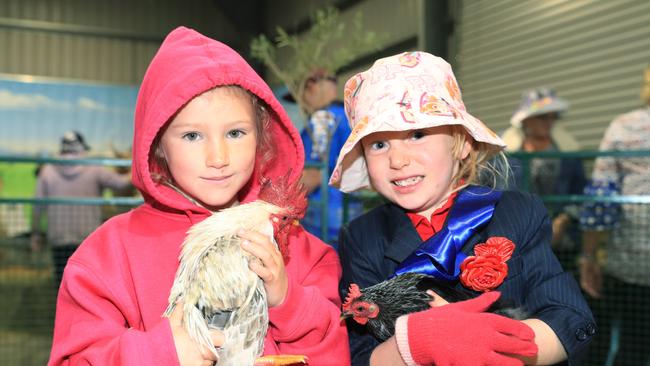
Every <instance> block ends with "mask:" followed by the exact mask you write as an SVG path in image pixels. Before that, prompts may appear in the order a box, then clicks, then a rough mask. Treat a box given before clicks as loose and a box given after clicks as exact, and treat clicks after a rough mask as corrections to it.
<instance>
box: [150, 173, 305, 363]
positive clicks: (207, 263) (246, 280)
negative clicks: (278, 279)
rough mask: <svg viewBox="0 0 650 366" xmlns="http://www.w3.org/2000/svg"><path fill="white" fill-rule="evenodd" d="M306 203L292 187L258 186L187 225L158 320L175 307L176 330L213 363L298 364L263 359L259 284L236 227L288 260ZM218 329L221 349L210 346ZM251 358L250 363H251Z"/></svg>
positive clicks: (264, 312) (290, 359)
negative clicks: (253, 194) (252, 196)
mask: <svg viewBox="0 0 650 366" xmlns="http://www.w3.org/2000/svg"><path fill="white" fill-rule="evenodd" d="M306 208H307V200H306V197H305V192H304V190H303V189H302V186H299V185H298V183H297V182H296V183H293V184H286V183H284V182H277V183H276V184H271V182H268V181H267V182H265V183H264V184H262V188H261V191H260V194H259V198H258V200H256V201H253V202H250V203H246V204H242V205H238V206H234V207H231V208H227V209H224V210H221V211H219V212H215V213H214V214H213V215H212V216H210V217H208V218H207V219H205V220H203V221H202V222H200V223H198V224H195V225H194V226H192V227H191V228H190V230H189V231H188V234H187V237H186V238H185V240H184V242H183V248H182V251H181V255H180V265H179V267H178V270H177V272H176V277H175V279H174V284H173V285H172V289H171V293H170V295H169V305H168V307H167V309H166V310H165V313H164V314H163V315H164V316H167V317H169V316H170V315H171V313H172V311H173V310H174V308H175V307H176V304H177V303H178V302H179V301H182V304H183V322H184V327H185V329H186V330H187V332H188V334H189V335H190V337H191V338H192V339H194V340H195V341H196V342H197V343H198V344H200V345H201V346H203V347H205V348H206V349H209V350H210V351H212V352H213V353H214V354H216V355H217V356H218V357H219V361H218V364H219V365H220V366H222V365H226V366H228V365H233V366H234V365H236V366H242V365H254V364H257V365H260V364H264V365H289V364H305V363H306V357H305V356H292V355H284V356H266V357H264V358H263V359H260V360H257V359H258V357H259V356H260V355H261V354H262V351H263V349H264V337H265V336H266V332H267V329H268V324H269V318H268V303H267V299H266V291H265V289H264V283H263V282H262V280H261V279H260V278H259V277H258V276H257V274H255V273H254V272H253V271H251V270H250V269H249V267H248V262H249V261H251V260H258V259H257V258H255V257H253V256H251V255H250V254H248V253H247V252H245V251H243V250H242V249H241V247H240V243H241V239H240V238H239V237H238V236H237V232H238V231H239V230H241V229H243V230H247V231H257V232H260V233H262V234H265V235H268V237H269V238H271V239H272V240H273V241H274V242H275V243H276V245H278V248H279V250H280V252H281V253H282V255H283V257H284V259H285V261H286V259H287V258H288V255H289V253H288V252H287V247H288V238H289V235H291V233H292V232H293V230H299V229H300V226H299V224H298V220H299V219H300V218H302V217H303V215H304V213H305V210H306ZM211 328H212V329H215V328H216V329H219V330H221V331H222V332H223V333H224V335H225V343H224V344H223V346H222V347H220V348H219V349H216V348H215V347H214V345H213V344H212V342H211V340H210V336H209V330H210V329H211ZM256 360H257V361H256Z"/></svg>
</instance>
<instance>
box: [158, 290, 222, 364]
mask: <svg viewBox="0 0 650 366" xmlns="http://www.w3.org/2000/svg"><path fill="white" fill-rule="evenodd" d="M169 325H170V326H171V329H172V336H173V337H174V346H176V354H177V355H178V361H179V363H180V365H181V366H190V365H191V366H195V365H206V366H212V365H214V364H215V362H217V361H218V359H217V357H216V356H215V355H214V354H213V353H212V352H210V350H208V349H205V348H204V347H200V346H199V345H198V344H196V342H194V340H193V339H192V338H190V335H189V334H187V331H186V330H185V327H184V326H183V303H182V302H179V303H177V304H176V308H174V311H173V312H172V313H171V315H170V316H169ZM210 337H211V338H212V343H213V344H214V346H215V347H221V346H222V345H223V342H224V341H225V338H224V335H223V333H221V332H220V331H218V330H211V331H210Z"/></svg>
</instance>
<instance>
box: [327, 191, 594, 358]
mask: <svg viewBox="0 0 650 366" xmlns="http://www.w3.org/2000/svg"><path fill="white" fill-rule="evenodd" d="M546 212H547V210H546V208H545V207H544V205H543V204H542V202H541V200H540V199H539V198H538V197H536V196H534V195H531V194H528V193H525V192H513V191H507V192H504V193H503V195H502V197H501V200H500V201H499V203H498V204H497V206H496V209H495V212H494V215H493V217H492V220H491V221H490V224H488V226H487V227H485V228H484V229H483V230H481V231H480V232H478V233H477V234H476V235H474V236H473V237H472V238H470V240H469V241H468V242H467V244H466V245H465V246H464V247H463V251H464V252H465V253H466V254H468V255H471V254H473V248H474V246H475V245H476V244H477V243H482V242H485V241H486V240H487V239H488V238H489V237H492V236H505V237H507V238H509V239H510V240H512V241H513V242H514V243H515V245H516V248H515V251H514V253H513V256H512V258H511V259H510V260H509V261H508V262H507V263H508V267H509V273H508V277H506V280H505V281H504V283H503V284H502V285H501V286H499V287H498V288H497V290H498V291H501V292H502V297H503V298H507V299H510V300H512V301H513V302H514V303H515V305H517V306H522V307H523V308H524V309H525V310H526V311H527V312H528V313H529V314H531V315H530V317H531V318H538V319H541V320H542V321H544V322H545V323H546V324H548V325H549V326H550V327H551V328H552V329H553V330H554V331H555V333H556V334H557V335H558V337H559V338H560V340H561V341H562V344H563V345H564V348H565V349H566V351H567V353H568V355H569V364H571V365H574V364H577V363H579V361H580V359H582V357H583V356H584V354H585V352H586V346H587V344H588V342H589V341H590V339H591V338H592V336H593V334H594V333H595V329H596V328H595V323H594V320H593V316H592V314H591V311H590V309H589V307H588V306H587V304H586V302H585V300H584V298H583V297H582V294H581V292H580V289H579V287H578V285H577V283H576V281H575V280H574V278H573V277H572V276H571V275H570V274H569V273H566V272H564V271H563V269H562V267H561V266H560V263H559V262H558V260H557V258H556V257H555V255H554V254H553V252H552V250H551V247H550V240H551V225H550V220H549V218H548V215H547V214H546ZM339 240H340V244H339V245H340V247H339V254H340V256H341V263H342V265H343V277H342V279H341V282H340V286H339V291H340V292H341V295H342V296H344V295H345V293H346V291H347V289H348V287H349V285H350V283H357V284H358V285H359V286H360V287H362V288H363V287H366V286H370V285H374V284H376V283H379V282H382V281H384V280H385V279H387V278H388V277H389V276H390V275H391V274H392V273H393V272H394V271H395V268H396V267H397V265H398V264H399V263H400V262H401V261H403V260H404V259H405V258H406V257H407V256H408V255H409V254H410V253H411V252H412V251H413V250H414V249H415V248H417V247H418V246H419V245H420V243H421V242H422V241H421V239H420V238H419V236H418V233H417V232H416V230H415V228H414V227H413V224H412V223H411V222H410V220H409V218H408V216H407V215H406V214H405V213H404V211H403V210H402V209H401V208H399V207H397V206H395V205H392V204H386V205H383V206H380V207H378V208H376V209H374V210H372V211H370V212H369V213H367V214H366V215H364V216H362V217H359V218H358V219H356V220H354V221H352V222H350V223H349V224H348V225H346V226H345V227H344V228H343V229H342V230H341V233H340V238H339ZM456 286H457V287H461V285H460V284H457V285H456ZM477 295H478V293H477ZM348 327H349V328H348V329H349V333H350V346H351V353H352V364H353V365H367V364H368V362H369V358H370V353H371V352H372V350H373V349H374V347H376V346H377V344H378V342H377V341H376V340H375V339H373V338H372V336H370V335H369V334H368V333H367V332H366V331H365V329H364V328H363V327H361V326H359V325H358V324H357V323H355V322H348Z"/></svg>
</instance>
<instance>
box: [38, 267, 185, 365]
mask: <svg viewBox="0 0 650 366" xmlns="http://www.w3.org/2000/svg"><path fill="white" fill-rule="evenodd" d="M114 287H119V286H114ZM115 291H118V292H119V288H117V289H113V288H111V287H109V286H106V284H105V283H103V281H101V280H100V279H99V278H97V277H96V276H95V275H94V274H93V272H92V271H89V270H88V269H87V268H85V267H84V266H83V265H82V264H80V263H77V262H74V261H72V260H71V261H69V262H68V266H67V267H66V269H65V275H64V277H63V282H62V285H61V288H60V290H59V295H58V298H57V304H56V320H55V325H54V340H53V343H52V351H51V354H50V360H49V362H48V365H157V366H161V365H162V366H167V365H169V366H176V365H178V364H179V362H178V357H177V356H176V352H175V349H176V348H175V346H174V342H173V338H172V335H171V329H170V327H169V322H168V320H167V319H166V318H161V320H160V322H159V323H158V324H156V325H155V326H154V327H152V328H151V329H148V330H147V331H142V330H137V329H134V328H132V327H128V326H127V325H126V324H127V323H128V321H127V317H126V316H125V315H124V314H123V309H122V308H121V306H122V303H123V300H124V297H123V296H122V297H119V296H116V293H115ZM122 295H123V294H122Z"/></svg>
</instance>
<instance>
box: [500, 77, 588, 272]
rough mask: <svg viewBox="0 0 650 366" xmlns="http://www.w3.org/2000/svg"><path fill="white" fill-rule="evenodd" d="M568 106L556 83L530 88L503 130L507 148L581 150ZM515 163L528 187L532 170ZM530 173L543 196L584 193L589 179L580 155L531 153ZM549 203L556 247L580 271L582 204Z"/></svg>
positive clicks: (520, 184)
mask: <svg viewBox="0 0 650 366" xmlns="http://www.w3.org/2000/svg"><path fill="white" fill-rule="evenodd" d="M568 107H569V104H568V103H567V102H566V101H565V100H564V99H562V98H560V97H558V96H557V95H556V93H555V91H554V90H553V89H551V88H547V87H541V88H537V89H531V90H527V91H525V92H524V93H523V94H522V98H521V102H520V104H519V107H518V108H517V110H516V111H515V113H514V114H513V115H512V118H511V119H510V124H511V127H510V128H508V129H507V130H506V131H505V132H504V133H503V135H502V137H503V140H504V142H505V143H506V151H508V152H516V151H525V152H530V153H537V152H545V151H564V152H569V151H575V150H579V148H580V146H579V144H578V143H577V142H576V140H575V139H574V138H573V136H571V134H570V133H569V132H568V131H567V130H566V129H564V128H563V127H562V126H561V124H559V123H558V120H560V118H561V117H562V115H563V114H564V113H565V112H566V111H567V109H568ZM510 165H511V167H512V172H513V181H514V183H515V185H516V186H517V188H519V189H523V188H524V187H525V182H524V179H525V173H526V172H524V171H523V170H524V167H523V166H522V162H521V161H520V160H519V159H515V158H511V159H510ZM528 173H529V175H528V178H529V180H528V190H529V191H530V192H532V193H535V194H538V195H541V196H544V195H571V194H574V195H579V194H582V191H583V189H584V187H585V185H586V184H587V179H586V177H585V172H584V168H583V165H582V161H581V160H580V159H574V158H562V159H549V158H535V159H531V160H530V163H529V171H528ZM546 207H547V208H548V209H549V215H550V216H551V219H552V222H553V238H552V240H551V245H552V246H553V250H554V251H555V253H556V254H557V255H558V258H559V259H560V262H561V263H562V266H563V267H564V268H565V269H567V270H569V271H571V272H576V264H575V261H576V256H577V254H578V252H579V251H580V240H581V231H580V227H579V224H578V221H579V217H580V214H579V211H580V209H579V206H578V205H575V204H546Z"/></svg>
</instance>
